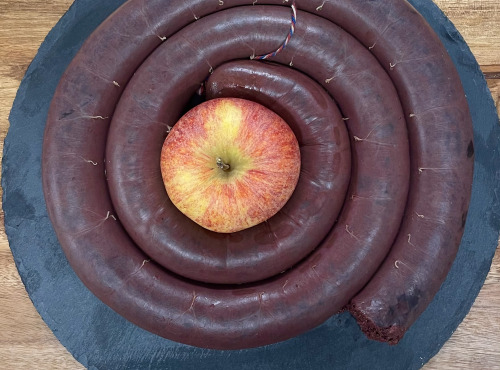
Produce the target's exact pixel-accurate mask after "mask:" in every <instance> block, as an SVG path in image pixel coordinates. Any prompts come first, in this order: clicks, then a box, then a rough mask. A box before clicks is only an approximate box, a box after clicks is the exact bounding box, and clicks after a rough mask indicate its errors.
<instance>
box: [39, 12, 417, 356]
mask: <svg viewBox="0 0 500 370" xmlns="http://www.w3.org/2000/svg"><path fill="white" fill-rule="evenodd" d="M129 4H130V3H129ZM167 14H169V13H168V12H167ZM300 16H301V18H302V22H301V26H300V27H297V38H296V40H297V41H298V42H299V43H300V40H302V39H305V38H304V35H302V36H301V34H302V33H303V32H305V31H306V30H307V32H308V34H310V35H316V36H318V37H319V40H317V42H315V43H313V44H314V46H313V45H311V46H310V49H311V50H312V51H313V53H312V54H307V55H303V56H300V57H299V56H297V58H296V62H297V63H298V64H299V65H313V64H314V63H316V62H317V55H318V54H324V56H322V58H324V60H327V61H328V63H329V64H328V65H327V67H328V69H329V71H326V72H323V73H321V68H317V70H316V71H313V72H315V73H316V77H320V79H324V78H325V75H330V74H331V73H332V72H335V71H339V72H340V71H345V74H346V75H363V77H364V78H363V79H360V80H359V81H358V82H357V83H356V84H351V83H349V80H348V78H344V77H342V76H339V77H338V78H336V79H335V81H332V83H330V84H328V90H329V91H330V93H332V94H333V95H334V96H335V97H336V99H337V101H338V102H339V105H340V108H341V110H342V111H343V112H344V114H348V115H349V117H348V118H349V121H348V125H349V130H350V134H351V135H352V141H353V142H354V141H355V140H358V141H357V145H355V147H354V148H353V161H354V164H355V166H356V169H357V170H358V171H357V172H356V173H355V174H353V176H352V179H351V185H350V188H349V192H348V201H347V203H346V204H345V205H344V210H343V212H342V215H341V216H340V219H339V221H338V222H337V224H336V226H335V227H334V229H333V230H332V232H331V233H330V234H329V236H328V237H327V238H326V239H325V241H324V242H323V243H322V244H321V245H320V246H319V247H318V248H317V249H316V250H315V251H314V252H313V253H312V254H311V255H310V256H309V257H308V258H307V259H306V260H304V261H303V262H302V263H301V264H299V265H298V266H295V267H294V268H292V269H290V270H289V271H287V272H286V273H284V274H281V275H278V276H276V277H274V278H272V279H270V280H267V281H263V282H261V283H259V284H252V285H247V286H245V285H244V286H241V287H238V288H224V287H221V286H207V285H205V284H199V283H195V282H192V281H186V280H184V279H182V278H180V277H178V276H177V275H172V274H171V273H170V272H168V271H166V270H164V269H162V268H161V267H160V266H158V265H156V264H155V263H153V262H149V263H148V262H146V261H147V260H148V257H147V256H145V255H144V254H143V253H142V252H141V251H140V250H139V249H138V248H137V247H136V246H135V245H134V243H133V242H132V240H131V239H130V237H129V236H128V235H127V234H126V233H125V232H124V230H123V228H122V227H121V225H120V223H119V221H118V220H115V217H114V212H113V208H112V204H111V201H110V198H109V194H108V192H107V189H106V179H105V175H104V170H103V168H102V167H101V168H99V165H101V164H102V161H103V159H104V149H105V141H106V134H107V132H106V128H107V124H108V123H109V121H108V119H101V118H100V117H102V118H105V117H109V116H110V115H111V114H112V113H113V111H112V108H110V107H109V106H108V105H109V104H110V101H111V99H115V103H114V104H115V105H116V100H117V99H118V97H117V96H115V95H113V94H112V93H113V92H114V91H116V90H117V89H118V87H117V86H116V85H115V84H114V83H113V81H116V82H117V83H119V84H120V81H117V80H116V79H115V75H112V74H111V75H110V74H108V73H106V74H105V76H106V78H102V77H99V76H95V72H94V70H92V71H88V70H89V69H88V68H85V67H82V66H86V61H85V60H86V59H87V58H92V57H91V55H89V53H88V52H86V50H85V48H86V47H89V48H90V49H91V50H93V49H94V48H95V46H93V45H92V43H95V42H97V41H96V40H95V39H93V38H91V39H90V40H89V41H88V42H87V43H86V46H84V48H83V51H82V52H81V53H79V54H78V56H77V57H76V58H75V60H74V62H73V63H72V66H73V65H74V66H75V67H72V66H70V67H69V69H68V72H67V73H66V74H65V76H64V77H63V80H62V84H61V87H59V89H58V92H57V93H56V96H55V98H54V103H53V104H52V106H51V110H50V113H49V119H48V126H47V132H46V136H45V148H44V170H43V171H44V177H43V179H44V186H45V192H46V196H47V199H48V208H49V213H50V215H51V217H52V219H53V220H54V223H55V225H58V226H56V229H57V234H58V237H59V239H60V241H61V244H62V245H63V248H64V249H65V252H66V253H67V255H68V259H69V260H70V263H72V265H73V266H75V269H76V271H77V273H78V274H79V276H80V277H81V279H82V280H83V281H84V282H85V284H87V286H89V287H90V288H91V290H92V291H93V292H94V293H95V294H96V295H97V296H98V297H100V298H101V299H103V300H104V301H105V302H106V303H107V304H108V305H110V306H111V307H112V308H113V309H115V310H116V311H118V312H119V313H121V314H122V315H124V316H125V317H127V318H128V319H130V320H131V321H133V322H134V323H136V324H138V325H140V326H142V327H144V328H146V329H147V330H150V331H152V332H155V333H158V334H160V335H163V336H165V337H168V338H170V339H173V340H176V341H180V342H183V343H189V344H192V345H197V346H202V347H211V348H225V349H230V348H244V347H253V346H259V345H264V344H268V343H273V342H276V341H280V340H284V339H287V338H290V337H292V336H295V335H297V334H299V333H301V332H303V331H305V330H307V329H310V328H312V327H314V326H316V325H318V324H320V323H321V322H323V321H324V320H326V319H327V318H328V317H330V316H331V315H332V314H334V313H335V312H337V311H338V310H340V309H341V308H342V307H343V306H344V305H345V304H346V303H347V302H348V300H349V298H350V297H351V296H352V295H353V293H354V292H356V291H358V290H359V289H361V288H362V286H363V285H364V284H365V283H366V282H367V281H368V279H369V278H370V276H371V275H372V274H373V272H374V271H375V270H376V268H377V267H378V265H379V264H380V262H381V261H382V260H383V258H384V257H385V255H386V253H387V251H388V247H389V246H390V244H391V242H392V240H393V238H394V237H395V235H396V232H397V229H398V224H399V222H398V221H399V219H400V217H401V216H402V213H403V209H404V200H405V199H406V196H407V187H408V172H407V171H408V168H409V163H408V160H409V159H408V158H409V153H408V146H407V133H406V128H405V125H404V120H403V118H402V114H403V112H402V109H401V107H400V104H399V100H398V98H397V94H396V91H395V89H394V88H393V86H392V84H391V81H390V79H389V77H388V76H387V74H386V73H385V72H384V71H383V69H382V68H381V67H380V66H379V65H378V63H376V62H375V60H374V58H373V57H372V56H371V55H370V53H369V52H368V51H367V50H366V49H365V48H363V47H362V46H361V45H360V44H359V43H358V42H357V41H356V40H355V39H354V38H352V37H351V36H349V35H348V34H346V33H345V32H343V31H342V30H341V29H340V28H338V27H336V26H334V25H333V24H331V23H329V22H328V21H326V20H323V19H320V18H317V17H314V16H313V15H309V14H307V13H301V14H300ZM289 17H290V14H289V9H288V8H286V7H258V6H250V7H239V8H237V9H232V10H227V11H224V12H220V13H217V14H215V15H213V16H207V17H204V18H201V19H199V20H198V21H197V22H195V23H194V24H192V25H189V26H187V27H185V28H183V29H182V30H180V31H179V32H177V33H176V34H175V35H172V36H171V37H170V38H169V39H168V40H167V41H165V42H164V43H163V44H162V45H161V47H159V48H158V49H157V50H156V51H155V52H153V54H151V56H150V57H149V58H148V59H147V60H146V61H145V62H144V63H143V64H142V66H141V67H140V68H139V69H138V70H137V71H136V72H135V74H134V77H133V78H132V81H131V82H130V83H129V84H130V85H131V86H133V80H134V79H135V78H137V79H140V80H142V81H150V82H151V85H150V90H148V93H149V94H150V100H149V102H150V104H153V105H154V104H158V105H157V110H158V112H160V113H163V112H165V111H166V110H168V109H175V104H179V103H176V101H177V97H178V96H180V97H187V96H189V95H190V94H192V93H193V92H194V91H195V90H196V89H197V88H198V85H199V83H200V82H201V81H203V80H204V79H205V76H206V74H207V72H208V69H209V66H215V67H216V66H217V65H219V64H221V63H223V62H224V61H226V60H231V59H237V58H244V57H248V51H249V50H255V52H256V53H264V52H266V50H269V49H271V48H273V47H274V45H276V44H279V43H280V42H281V40H282V37H283V36H282V35H283V34H284V33H286V31H287V29H288V27H289ZM269 19H272V20H273V22H268V20H269ZM164 21H166V22H167V23H168V21H170V19H169V17H168V16H165V19H164ZM113 22H114V21H113V17H112V18H110V20H109V21H108V23H107V24H104V25H103V26H101V28H102V27H106V26H108V27H110V28H111V29H112V30H113V32H114V33H115V34H116V33H117V32H118V31H117V30H116V24H114V23H113ZM151 23H152V24H156V23H154V22H151ZM253 29H257V30H258V32H257V33H255V32H250V30H253ZM207 30H210V32H208V31H207ZM324 32H327V33H328V34H329V37H328V38H324V37H322V36H323V35H324ZM233 33H234V34H236V35H240V36H239V37H228V35H231V34H233ZM261 35H266V37H265V39H262V37H261ZM96 38H97V40H99V39H100V38H98V37H96ZM312 40H313V37H312V36H311V37H308V42H312ZM112 41H113V42H115V41H116V39H115V38H113V39H112ZM337 44H341V45H344V47H345V49H337V48H335V47H334V46H335V45H337ZM290 48H291V50H295V47H293V46H292V44H290ZM297 48H298V47H297ZM103 49H104V48H103ZM105 49H106V50H109V53H111V54H115V53H116V50H120V47H119V45H113V47H106V48H105ZM346 50H349V55H351V57H350V58H347V56H346ZM129 63H132V62H131V61H129ZM118 64H119V65H121V64H123V63H122V62H118ZM73 68H75V69H77V68H79V72H81V73H78V74H74V73H73V72H74V69H73ZM85 71H88V72H85ZM318 73H319V74H320V76H319V75H318ZM158 76H161V78H160V79H158ZM313 77H314V76H313ZM87 78H88V79H87ZM190 81H192V82H190ZM128 86H129V85H128ZM109 90H111V94H109V95H106V92H107V91H109ZM73 91H74V93H73ZM181 100H182V99H181ZM105 104H106V105H105ZM173 106H174V108H172V107H173ZM355 107H357V108H358V109H355ZM77 138H78V140H76V139H77ZM356 138H358V139H356ZM63 151H66V152H69V153H73V154H72V155H69V154H68V155H62V156H61V155H60V154H61V152H63ZM88 161H94V162H93V163H89V162H88ZM94 163H97V165H96V166H94ZM61 169H64V171H61ZM88 183H91V185H88ZM86 187H91V188H92V190H93V191H94V192H93V193H87V192H86V191H85V190H86V189H85V188H86ZM94 195H95V196H94ZM59 224H60V225H59Z"/></svg>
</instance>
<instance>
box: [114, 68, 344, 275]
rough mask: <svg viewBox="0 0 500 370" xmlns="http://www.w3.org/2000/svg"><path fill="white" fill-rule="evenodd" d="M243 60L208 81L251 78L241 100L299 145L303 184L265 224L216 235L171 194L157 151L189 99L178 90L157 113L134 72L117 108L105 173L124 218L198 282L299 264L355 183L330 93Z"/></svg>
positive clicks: (146, 245) (156, 252)
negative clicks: (266, 113) (271, 117)
mask: <svg viewBox="0 0 500 370" xmlns="http://www.w3.org/2000/svg"><path fill="white" fill-rule="evenodd" d="M243 63H244V64H242V66H245V67H246V69H238V70H235V69H232V70H231V71H228V69H227V67H226V66H224V68H217V69H216V70H215V72H214V73H213V75H212V76H211V77H210V81H211V83H210V84H211V85H212V84H217V86H219V87H220V88H224V87H225V86H226V85H224V84H225V83H227V76H226V74H227V73H231V74H232V75H231V78H232V81H236V79H237V78H239V79H240V80H241V79H242V78H243V79H245V78H246V77H248V75H249V74H251V75H252V77H251V82H249V84H248V86H245V87H246V88H248V89H247V90H245V91H247V92H248V94H247V95H248V96H245V97H246V98H249V99H251V100H256V101H257V102H259V103H261V104H263V105H265V106H267V107H268V108H270V109H272V110H274V111H275V112H276V113H277V114H278V115H280V116H281V117H282V118H284V119H285V121H286V122H288V123H289V125H290V126H291V128H292V130H293V132H294V133H295V135H296V137H297V140H298V142H299V145H300V151H301V162H302V164H301V175H300V179H299V182H298V184H297V187H296V188H295V191H294V193H293V195H292V197H291V198H290V200H289V201H288V202H287V204H286V205H285V206H284V207H283V208H282V209H281V210H280V211H279V212H278V214H276V215H275V216H274V217H272V218H270V219H269V220H267V221H266V222H264V223H261V224H260V225H257V226H255V227H252V228H250V229H247V230H244V231H241V232H237V233H232V234H220V233H215V232H210V231H208V230H206V229H204V228H202V227H200V226H198V225H196V224H195V223H194V222H192V221H191V220H190V219H188V218H187V217H186V216H184V215H183V214H182V213H181V212H179V211H178V210H177V208H176V207H175V206H174V205H173V204H172V203H171V201H170V200H169V198H168V196H167V194H166V191H165V188H164V185H163V180H162V177H161V172H160V152H161V147H162V145H163V141H164V139H165V136H166V127H167V126H173V125H174V124H175V122H176V120H177V119H178V117H179V110H180V109H182V108H183V107H184V105H185V101H186V99H179V96H178V94H177V92H178V91H179V90H178V89H177V90H175V91H176V92H174V93H172V96H171V97H170V96H168V97H167V99H168V100H169V102H170V101H171V100H172V97H173V98H174V100H175V101H176V102H175V105H174V103H173V102H172V103H171V104H169V109H168V112H165V113H163V114H162V115H158V114H157V112H156V105H154V104H151V103H150V102H151V100H150V99H149V100H148V102H149V105H146V103H144V102H145V101H146V96H147V94H148V93H146V91H148V90H149V89H151V88H152V86H154V83H155V81H149V80H146V79H144V81H141V78H142V77H140V78H134V79H133V80H132V81H131V83H130V85H129V87H127V89H126V90H125V92H124V94H123V96H122V98H121V100H120V103H119V104H118V106H117V109H116V110H115V112H114V116H113V121H112V123H111V128H110V132H109V136H108V141H107V151H106V158H107V177H108V182H109V188H110V193H111V198H112V201H113V204H114V205H115V207H116V211H117V213H118V216H119V219H120V221H121V223H122V224H123V225H124V227H125V229H126V230H127V232H128V234H129V235H130V236H131V237H132V239H134V241H135V242H136V243H137V245H138V246H139V247H140V248H141V249H142V250H143V251H144V252H145V253H146V254H148V255H149V256H150V257H151V258H152V259H153V260H154V261H155V262H157V263H159V264H160V265H162V266H163V267H165V268H166V269H168V270H170V271H173V272H175V273H177V274H179V275H181V276H184V277H187V278H190V279H193V280H196V281H203V282H207V283H219V284H241V283H247V282H253V281H257V280H261V279H264V278H268V277H271V276H274V275H276V274H279V273H280V272H282V271H284V270H286V269H288V268H289V267H290V266H292V265H294V264H296V263H298V262H299V261H300V260H301V259H302V258H304V257H305V256H306V255H307V254H309V253H310V252H312V251H313V249H314V248H316V246H317V245H318V244H319V243H320V242H321V241H322V240H323V239H324V238H325V236H326V234H327V232H328V231H329V230H330V229H331V228H332V226H333V224H334V222H335V220H336V219H337V217H338V214H339V212H340V209H341V207H342V205H343V203H344V198H345V195H346V191H347V186H348V185H349V178H350V173H351V166H350V164H351V154H350V147H349V139H348V136H347V130H346V128H345V125H344V122H343V120H342V116H341V114H340V112H339V110H338V108H337V106H336V104H335V103H334V102H333V101H332V99H331V98H330V96H329V95H328V93H327V92H326V91H325V90H324V89H322V88H321V87H319V86H318V85H317V84H316V83H315V82H314V81H313V80H311V79H310V78H308V77H307V76H305V75H303V74H301V73H299V72H297V71H294V70H292V69H290V68H287V67H284V66H277V65H274V66H273V65H269V64H265V63H263V62H257V61H246V62H243ZM151 68H156V67H151ZM158 69H159V70H160V69H161V67H158ZM143 82H144V83H143ZM185 82H187V83H189V81H185ZM209 92H210V90H209ZM155 93H156V92H155ZM157 94H159V93H157ZM186 97H187V95H186ZM235 97H237V96H235ZM138 100H140V101H141V103H139V102H138ZM174 106H175V107H176V108H177V109H174ZM145 117H147V118H148V119H145Z"/></svg>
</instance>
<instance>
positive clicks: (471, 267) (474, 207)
mask: <svg viewBox="0 0 500 370" xmlns="http://www.w3.org/2000/svg"><path fill="white" fill-rule="evenodd" d="M123 2H124V0H108V1H105V2H101V1H99V0H77V1H75V3H74V4H73V5H72V6H71V8H70V10H69V11H68V12H67V14H66V15H65V16H64V17H63V18H62V19H61V20H60V21H59V23H58V24H57V25H56V26H55V27H54V29H53V30H52V31H51V32H50V33H49V35H48V36H47V38H46V40H45V42H44V43H43V44H42V46H41V48H40V50H39V52H38V55H37V56H36V57H35V59H34V60H33V62H32V64H31V65H30V67H29V69H28V71H27V73H26V76H25V77H24V79H23V81H22V83H21V86H20V88H19V91H18V94H17V97H16V100H15V102H14V106H13V108H12V112H11V115H10V123H11V127H10V129H9V133H8V135H7V138H6V140H5V147H4V156H3V169H2V187H3V190H4V193H3V208H4V212H5V229H6V233H7V236H8V239H9V243H10V246H11V249H12V252H13V254H14V259H15V262H16V264H17V268H18V270H19V273H20V275H21V278H22V280H23V282H24V284H25V286H26V290H27V291H28V293H29V295H30V297H31V299H32V301H33V304H34V305H35V307H36V308H37V310H38V312H39V313H40V315H41V316H42V318H43V319H44V320H45V322H46V323H47V325H48V326H49V327H50V328H51V329H52V331H53V332H54V334H55V335H56V336H57V338H58V339H59V340H60V341H61V343H62V344H63V345H64V346H65V347H66V348H67V349H68V351H69V352H71V353H72V354H73V356H74V357H75V358H76V359H77V360H78V361H80V362H81V363H82V364H83V365H84V366H86V367H88V368H90V369H115V368H116V369H138V368H141V369H143V368H151V369H155V368H161V369H171V368H182V369H199V368H204V369H222V368H227V369H232V368H239V369H255V368H258V369H283V368H300V369H321V368H328V369H332V368H341V369H347V368H355V369H368V368H369V369H374V368H380V369H386V368H389V367H390V368H407V369H415V368H419V367H421V366H422V365H423V364H424V363H426V362H427V361H428V360H429V359H430V358H431V357H432V356H433V355H435V354H436V353H437V352H438V351H439V349H440V348H441V346H442V345H443V344H444V343H445V342H446V340H447V339H448V338H449V337H450V336H451V334H452V333H453V331H454V330H455V329H456V328H457V326H458V325H459V323H460V322H461V321H462V320H463V318H464V317H465V315H466V314H467V313H468V311H469V309H470V307H471V306H472V304H473V302H474V300H475V298H476V296H477V294H478V292H479V290H480V288H481V286H482V284H483V282H484V279H485V277H486V274H487V273H488V271H489V267H490V265H491V260H492V257H493V255H494V253H495V249H496V245H497V240H498V233H499V230H500V154H499V147H498V146H499V144H498V143H499V142H500V125H499V122H498V116H497V114H496V110H495V107H494V104H493V100H492V99H491V95H490V92H489V90H488V87H487V85H486V82H485V80H484V78H483V75H482V73H481V71H480V70H479V67H478V65H477V63H476V61H475V59H474V57H473V55H472V54H471V52H470V50H469V48H468V47H467V45H466V44H465V42H464V40H463V39H462V37H461V36H460V34H459V33H458V31H457V30H456V29H455V28H454V26H453V25H452V24H451V23H450V22H449V20H448V19H447V18H446V17H445V16H444V15H443V13H442V12H441V11H440V10H439V9H438V8H437V7H436V6H435V5H434V4H433V3H432V1H431V0H412V1H410V2H411V3H412V4H413V5H414V6H415V7H416V8H417V9H418V10H419V11H420V12H421V13H422V15H423V16H424V17H425V18H426V19H427V21H428V22H429V23H430V24H431V26H432V27H433V28H434V30H435V31H436V32H437V33H438V35H439V36H440V38H441V40H442V41H443V43H444V44H445V46H446V48H447V50H448V52H449V53H450V55H451V57H452V59H453V61H454V63H455V65H456V66H457V69H458V71H459V73H460V77H461V79H462V83H463V85H464V88H465V91H466V94H467V97H468V100H469V104H470V107H471V114H472V118H473V121H474V134H475V147H476V163H475V172H474V185H473V193H472V200H471V206H470V211H469V217H468V219H467V225H466V229H465V235H464V237H463V240H462V244H461V246H460V251H459V253H458V256H457V259H456V260H455V263H454V265H453V267H452V270H451V272H450V274H449V275H448V278H447V280H446V282H445V283H444V284H443V286H442V288H441V290H440V292H439V293H438V295H437V296H436V298H435V299H434V301H433V302H432V303H431V305H430V306H429V308H428V309H427V310H426V311H425V312H424V314H423V315H422V316H421V317H420V318H419V320H418V321H417V322H416V323H415V324H414V325H413V327H412V328H411V329H410V330H409V332H408V333H407V334H406V336H405V337H404V339H403V340H402V341H401V342H400V343H399V344H398V345H397V346H389V345H387V344H384V343H378V342H373V341H370V340H368V339H366V338H365V336H364V335H363V334H362V333H361V331H360V330H359V328H358V325H357V324H356V322H355V321H354V319H353V318H352V317H351V316H350V315H349V314H348V313H343V314H340V315H336V316H333V317H332V318H330V319H329V320H328V321H327V322H325V323H324V324H323V325H321V326H319V327H317V328H316V329H313V330H311V331H310V332H308V333H305V334H303V335H301V336H299V337H296V338H293V339H290V340H288V341H286V342H282V343H278V344H274V345H270V346H266V347H260V348H256V349H250V350H241V351H215V350H206V349H199V348H195V347H190V346H187V345H182V344H179V343H175V342H172V341H169V340H166V339H163V338H160V337H157V336H155V335H153V334H151V333H149V332H146V331H144V330H142V329H140V328H138V327H136V326H134V325H133V324H131V323H129V322H128V321H126V320H125V319H123V318H122V317H121V316H119V315H118V314H116V313H115V312H113V311H112V310H111V309H109V308H108V307H107V306H105V305H104V304H103V303H102V302H100V301H99V300H98V299H97V298H95V297H94V296H93V295H92V293H90V292H89V291H88V290H87V289H86V288H85V287H84V286H83V284H82V283H81V282H80V281H79V280H78V278H77V277H76V275H75V274H74V272H73V270H72V269H71V267H70V266H69V265H68V263H67V260H66V258H65V256H64V254H63V252H62V250H61V248H60V246H59V243H58V241H57V238H56V236H55V234H54V231H53V229H52V225H51V223H50V220H49V218H48V216H47V212H46V208H45V201H44V198H43V193H42V185H41V170H40V165H41V163H40V160H41V152H42V139H43V131H44V127H45V118H46V115H47V110H48V107H49V104H50V100H51V98H52V95H53V93H54V90H55V88H56V85H57V83H58V81H59V78H60V76H61V74H62V73H63V71H64V70H65V68H66V67H67V65H68V64H69V62H70V61H71V59H72V58H73V56H74V55H75V53H76V52H77V50H78V49H79V47H80V46H81V44H82V43H83V41H84V40H85V39H86V38H87V36H88V35H89V34H90V33H91V32H92V31H93V30H94V29H95V28H96V27H97V26H98V25H99V24H100V22H102V21H103V20H104V19H105V18H106V17H107V16H108V15H109V14H110V13H111V12H112V11H113V10H115V9H116V8H117V7H118V6H119V5H121V4H122V3H123Z"/></svg>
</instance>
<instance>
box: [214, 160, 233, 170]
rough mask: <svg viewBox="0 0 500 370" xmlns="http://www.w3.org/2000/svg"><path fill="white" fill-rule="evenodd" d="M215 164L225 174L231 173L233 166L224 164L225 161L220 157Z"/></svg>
mask: <svg viewBox="0 0 500 370" xmlns="http://www.w3.org/2000/svg"><path fill="white" fill-rule="evenodd" d="M215 163H216V164H217V167H218V168H220V169H221V170H222V171H224V172H229V171H230V170H231V166H230V165H228V164H227V163H224V161H223V160H222V158H220V157H218V158H217V159H216V160H215Z"/></svg>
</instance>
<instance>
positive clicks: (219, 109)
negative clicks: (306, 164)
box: [160, 98, 300, 233]
mask: <svg viewBox="0 0 500 370" xmlns="http://www.w3.org/2000/svg"><path fill="white" fill-rule="evenodd" d="M218 161H219V164H218ZM224 165H228V166H229V169H223V168H221V167H223V166H224ZM160 166H161V173H162V177H163V182H164V185H165V189H166V191H167V194H168V196H169V198H170V200H171V201H172V203H173V204H174V205H175V206H176V207H177V208H178V209H179V210H180V211H181V212H182V213H184V214H185V215H186V216H187V217H189V218H190V219H191V220H193V221H194V222H196V223H197V224H199V225H200V226H202V227H204V228H206V229H208V230H212V231H216V232H219V233H232V232H236V231H240V230H244V229H247V228H249V227H252V226H254V225H257V224H259V223H261V222H263V221H266V220H267V219H269V218H270V217H272V216H273V215H275V214H276V213H277V212H278V211H279V210H280V209H281V208H282V207H283V206H284V205H285V203H286V202H287V201H288V199H289V198H290V196H291V195H292V193H293V191H294V189H295V186H296V185H297V181H298V179H299V175H300V150H299V144H298V142H297V139H296V137H295V135H294V134H293V132H292V130H291V129H290V127H289V126H288V125H287V123H286V122H285V121H284V120H283V119H282V118H281V117H279V116H278V115H277V114H275V113H274V112H272V111H271V110H269V109H267V108H266V107H264V106H262V105H260V104H258V103H254V102H252V101H249V100H244V99H236V98H221V99H213V100H209V101H207V102H204V103H202V104H200V105H198V106H196V107H194V108H193V109H191V110H190V111H189V112H187V113H186V114H185V115H184V116H183V117H182V118H181V119H180V120H179V121H178V122H177V123H176V124H175V125H174V127H173V128H172V130H171V131H170V133H169V134H168V136H167V138H166V139H165V142H164V144H163V148H162V152H161V161H160Z"/></svg>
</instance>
